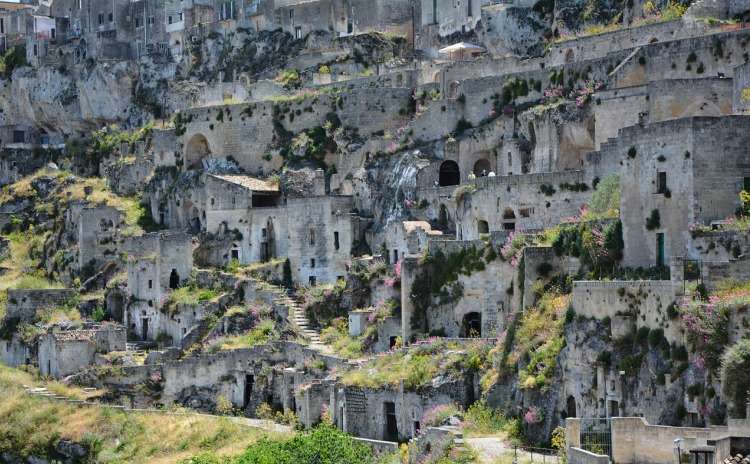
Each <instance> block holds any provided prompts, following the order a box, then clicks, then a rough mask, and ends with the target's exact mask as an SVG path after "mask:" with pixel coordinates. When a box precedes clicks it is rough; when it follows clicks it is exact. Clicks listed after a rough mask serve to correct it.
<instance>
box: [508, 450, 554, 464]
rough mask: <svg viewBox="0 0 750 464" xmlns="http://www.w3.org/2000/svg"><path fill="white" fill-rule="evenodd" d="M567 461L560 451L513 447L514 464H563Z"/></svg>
mask: <svg viewBox="0 0 750 464" xmlns="http://www.w3.org/2000/svg"><path fill="white" fill-rule="evenodd" d="M564 462H565V459H564V458H563V456H562V455H561V454H560V452H559V451H558V450H555V449H551V448H537V447H533V446H523V445H522V446H513V461H512V464H529V463H539V464H563V463H564Z"/></svg>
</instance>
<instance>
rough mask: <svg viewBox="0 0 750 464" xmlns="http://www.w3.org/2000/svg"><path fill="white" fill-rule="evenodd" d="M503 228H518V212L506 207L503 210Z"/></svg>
mask: <svg viewBox="0 0 750 464" xmlns="http://www.w3.org/2000/svg"><path fill="white" fill-rule="evenodd" d="M503 229H505V230H516V213H514V212H513V209H512V208H505V211H503Z"/></svg>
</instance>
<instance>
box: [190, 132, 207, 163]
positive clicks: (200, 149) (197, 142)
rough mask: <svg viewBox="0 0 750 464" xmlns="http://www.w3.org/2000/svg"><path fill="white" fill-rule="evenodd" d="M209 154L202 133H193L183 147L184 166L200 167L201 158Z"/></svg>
mask: <svg viewBox="0 0 750 464" xmlns="http://www.w3.org/2000/svg"><path fill="white" fill-rule="evenodd" d="M209 156H211V149H210V148H209V146H208V140H207V139H206V137H205V136H203V135H202V134H195V135H194V136H193V137H192V138H191V139H190V141H189V142H188V143H187V146H186V147H185V166H186V168H187V169H201V168H202V167H203V160H204V159H205V158H208V157H209Z"/></svg>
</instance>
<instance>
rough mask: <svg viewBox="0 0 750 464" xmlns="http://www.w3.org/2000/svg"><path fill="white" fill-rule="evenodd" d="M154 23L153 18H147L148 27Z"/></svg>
mask: <svg viewBox="0 0 750 464" xmlns="http://www.w3.org/2000/svg"><path fill="white" fill-rule="evenodd" d="M154 23H155V19H154V17H153V16H149V18H148V25H149V26H153V25H154Z"/></svg>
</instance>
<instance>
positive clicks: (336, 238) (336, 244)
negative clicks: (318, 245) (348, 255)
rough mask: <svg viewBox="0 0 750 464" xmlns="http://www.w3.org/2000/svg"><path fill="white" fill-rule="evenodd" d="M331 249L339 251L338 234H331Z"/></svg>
mask: <svg viewBox="0 0 750 464" xmlns="http://www.w3.org/2000/svg"><path fill="white" fill-rule="evenodd" d="M333 247H334V248H335V249H336V250H338V249H339V233H338V232H334V233H333Z"/></svg>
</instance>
